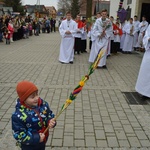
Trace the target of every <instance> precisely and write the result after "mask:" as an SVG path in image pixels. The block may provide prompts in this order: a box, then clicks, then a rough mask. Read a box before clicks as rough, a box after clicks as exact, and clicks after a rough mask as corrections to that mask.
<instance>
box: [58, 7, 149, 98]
mask: <svg viewBox="0 0 150 150" xmlns="http://www.w3.org/2000/svg"><path fill="white" fill-rule="evenodd" d="M96 17H97V18H96V21H95V22H94V23H93V24H91V26H90V28H89V27H88V26H87V24H86V20H85V19H83V20H81V16H80V15H77V17H76V19H75V20H73V19H72V17H71V13H70V12H67V13H66V19H64V20H63V21H62V23H61V24H60V27H59V32H60V35H61V37H62V39H61V45H60V54H59V61H60V62H61V63H62V64H68V63H71V64H73V61H74V55H75V54H80V53H84V52H87V51H86V49H87V48H86V40H87V37H89V38H90V44H89V45H90V55H89V62H90V63H93V62H94V61H95V59H96V57H97V55H98V54H99V52H100V51H101V50H103V57H102V58H101V60H100V62H99V64H98V67H97V69H107V66H106V60H107V57H108V56H110V55H111V54H117V52H122V53H124V54H131V53H132V51H146V52H145V54H144V57H143V61H142V65H141V68H140V72H139V76H138V79H137V83H136V91H137V92H138V93H140V94H141V95H143V96H144V97H146V98H147V97H150V94H149V91H150V80H149V79H150V75H149V73H148V70H150V68H149V63H150V62H149V60H150V59H149V58H150V54H149V50H150V26H148V22H147V21H146V17H145V16H142V21H141V22H140V21H138V17H137V16H136V15H135V16H134V19H133V18H130V19H129V20H128V21H125V22H123V23H120V22H119V20H116V22H114V17H113V16H110V17H108V14H107V10H102V11H101V12H100V13H97V16H96ZM87 27H88V28H87Z"/></svg>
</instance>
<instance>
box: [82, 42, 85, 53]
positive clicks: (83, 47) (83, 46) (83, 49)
mask: <svg viewBox="0 0 150 150" xmlns="http://www.w3.org/2000/svg"><path fill="white" fill-rule="evenodd" d="M83 52H86V40H81V53H83Z"/></svg>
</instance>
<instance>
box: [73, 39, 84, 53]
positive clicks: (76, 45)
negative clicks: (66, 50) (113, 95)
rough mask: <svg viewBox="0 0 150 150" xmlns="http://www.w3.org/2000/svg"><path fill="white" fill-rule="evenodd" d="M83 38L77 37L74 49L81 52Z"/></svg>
mask: <svg viewBox="0 0 150 150" xmlns="http://www.w3.org/2000/svg"><path fill="white" fill-rule="evenodd" d="M81 48H82V47H81V38H77V37H76V38H75V44H74V51H75V52H77V53H78V54H80V51H81Z"/></svg>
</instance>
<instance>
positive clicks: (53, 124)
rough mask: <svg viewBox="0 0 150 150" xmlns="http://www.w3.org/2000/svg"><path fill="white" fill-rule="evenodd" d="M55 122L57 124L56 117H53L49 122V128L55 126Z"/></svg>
mask: <svg viewBox="0 0 150 150" xmlns="http://www.w3.org/2000/svg"><path fill="white" fill-rule="evenodd" d="M55 124H56V121H55V119H54V118H53V119H51V120H50V122H49V128H53V127H54V126H55Z"/></svg>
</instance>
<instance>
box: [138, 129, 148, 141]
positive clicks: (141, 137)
mask: <svg viewBox="0 0 150 150" xmlns="http://www.w3.org/2000/svg"><path fill="white" fill-rule="evenodd" d="M135 134H136V135H137V137H138V139H140V140H147V136H146V134H145V133H144V131H135Z"/></svg>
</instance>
